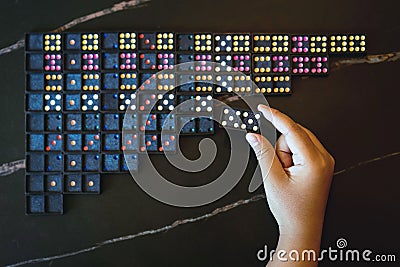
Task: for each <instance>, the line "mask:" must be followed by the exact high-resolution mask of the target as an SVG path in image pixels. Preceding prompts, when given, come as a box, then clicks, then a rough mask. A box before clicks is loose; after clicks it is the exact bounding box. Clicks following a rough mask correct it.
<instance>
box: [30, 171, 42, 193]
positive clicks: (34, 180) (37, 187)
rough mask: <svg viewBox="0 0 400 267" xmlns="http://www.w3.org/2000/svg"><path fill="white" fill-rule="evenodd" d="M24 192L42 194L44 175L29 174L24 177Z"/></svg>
mask: <svg viewBox="0 0 400 267" xmlns="http://www.w3.org/2000/svg"><path fill="white" fill-rule="evenodd" d="M25 192H27V193H42V192H44V175H43V174H29V175H27V177H26V185H25Z"/></svg>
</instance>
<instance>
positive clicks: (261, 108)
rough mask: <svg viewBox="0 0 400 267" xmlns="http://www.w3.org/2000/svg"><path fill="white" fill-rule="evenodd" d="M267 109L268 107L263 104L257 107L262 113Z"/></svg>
mask: <svg viewBox="0 0 400 267" xmlns="http://www.w3.org/2000/svg"><path fill="white" fill-rule="evenodd" d="M266 108H267V106H266V105H263V104H259V105H258V106H257V109H258V110H259V111H262V110H263V109H264V110H265V109H266Z"/></svg>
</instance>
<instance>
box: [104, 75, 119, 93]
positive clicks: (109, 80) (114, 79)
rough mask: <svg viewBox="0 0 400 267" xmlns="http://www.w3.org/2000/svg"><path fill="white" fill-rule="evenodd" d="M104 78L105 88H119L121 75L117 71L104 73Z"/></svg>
mask: <svg viewBox="0 0 400 267" xmlns="http://www.w3.org/2000/svg"><path fill="white" fill-rule="evenodd" d="M102 79H103V89H104V90H117V89H118V88H119V75H118V74H117V73H104V74H103V77H102Z"/></svg>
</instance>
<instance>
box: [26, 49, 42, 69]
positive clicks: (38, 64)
mask: <svg viewBox="0 0 400 267" xmlns="http://www.w3.org/2000/svg"><path fill="white" fill-rule="evenodd" d="M43 65H44V57H43V54H42V53H32V54H27V56H26V65H25V66H26V70H27V71H41V70H43Z"/></svg>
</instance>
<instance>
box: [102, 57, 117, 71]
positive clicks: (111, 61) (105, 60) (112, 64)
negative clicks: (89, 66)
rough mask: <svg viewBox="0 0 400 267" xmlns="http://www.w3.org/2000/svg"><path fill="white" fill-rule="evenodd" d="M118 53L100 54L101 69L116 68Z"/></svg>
mask: <svg viewBox="0 0 400 267" xmlns="http://www.w3.org/2000/svg"><path fill="white" fill-rule="evenodd" d="M118 63H119V54H118V53H103V54H102V69H103V70H118Z"/></svg>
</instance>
